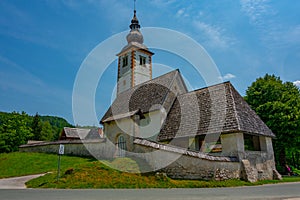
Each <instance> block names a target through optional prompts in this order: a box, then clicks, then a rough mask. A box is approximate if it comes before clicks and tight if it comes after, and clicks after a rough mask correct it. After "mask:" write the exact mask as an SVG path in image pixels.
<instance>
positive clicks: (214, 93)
mask: <svg viewBox="0 0 300 200" xmlns="http://www.w3.org/2000/svg"><path fill="white" fill-rule="evenodd" d="M232 132H244V133H248V134H253V135H264V136H269V137H275V135H274V134H273V133H272V131H271V130H270V129H269V128H268V127H267V126H266V124H265V123H264V122H263V121H262V120H261V119H260V118H259V116H258V115H257V114H256V113H255V112H254V111H253V110H252V109H251V108H250V106H249V105H248V104H247V102H246V101H245V100H244V99H243V97H242V96H241V95H240V94H239V93H238V92H237V91H236V90H235V88H234V87H233V86H232V84H231V83H230V82H225V83H222V84H217V85H214V86H210V87H206V88H203V89H199V90H196V91H193V92H189V93H186V94H182V95H179V96H177V98H176V100H175V101H174V104H173V106H172V108H171V110H170V112H169V113H168V116H167V119H166V121H165V123H164V125H163V127H162V129H161V131H160V134H159V135H158V141H165V140H170V139H173V138H175V137H186V136H195V135H204V134H212V133H232Z"/></svg>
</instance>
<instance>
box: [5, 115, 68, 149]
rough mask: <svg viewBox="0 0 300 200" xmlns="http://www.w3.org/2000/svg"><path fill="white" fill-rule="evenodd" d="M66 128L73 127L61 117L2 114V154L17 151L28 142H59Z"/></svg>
mask: <svg viewBox="0 0 300 200" xmlns="http://www.w3.org/2000/svg"><path fill="white" fill-rule="evenodd" d="M65 126H67V127H73V125H71V124H70V123H68V122H67V121H66V120H65V119H63V118H61V117H55V116H40V115H39V114H38V113H37V114H36V115H35V116H30V115H28V114H26V113H25V112H22V113H17V112H12V113H6V112H0V153H3V152H13V151H17V150H18V147H19V146H20V145H22V144H26V143H27V141H28V140H41V141H54V140H57V139H58V138H59V134H60V133H61V131H62V129H63V127H65Z"/></svg>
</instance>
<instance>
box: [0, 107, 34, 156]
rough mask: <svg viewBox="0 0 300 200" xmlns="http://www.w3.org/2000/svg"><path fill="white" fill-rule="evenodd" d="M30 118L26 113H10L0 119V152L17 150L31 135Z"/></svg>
mask: <svg viewBox="0 0 300 200" xmlns="http://www.w3.org/2000/svg"><path fill="white" fill-rule="evenodd" d="M29 124H30V119H29V116H28V115H27V114H26V113H24V112H23V113H22V114H19V113H12V114H11V115H9V116H6V117H5V118H2V120H1V125H0V126H1V128H0V131H1V132H0V152H12V151H17V150H18V148H19V146H20V145H22V144H26V143H27V140H28V139H29V138H31V137H32V133H31V128H30V126H29Z"/></svg>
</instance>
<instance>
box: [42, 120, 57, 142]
mask: <svg viewBox="0 0 300 200" xmlns="http://www.w3.org/2000/svg"><path fill="white" fill-rule="evenodd" d="M41 127H42V130H41V134H40V138H39V140H42V141H51V140H52V139H53V137H54V133H53V129H52V126H51V125H50V123H49V121H45V122H41Z"/></svg>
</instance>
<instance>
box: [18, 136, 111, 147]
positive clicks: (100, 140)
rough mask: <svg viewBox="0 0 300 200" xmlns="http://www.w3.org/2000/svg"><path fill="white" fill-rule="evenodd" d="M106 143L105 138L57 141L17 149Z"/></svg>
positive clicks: (24, 145) (26, 145)
mask: <svg viewBox="0 0 300 200" xmlns="http://www.w3.org/2000/svg"><path fill="white" fill-rule="evenodd" d="M103 142H106V138H101V139H91V140H58V141H53V142H38V143H31V144H23V145H21V146H19V148H26V147H35V146H46V145H59V144H88V143H103Z"/></svg>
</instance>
